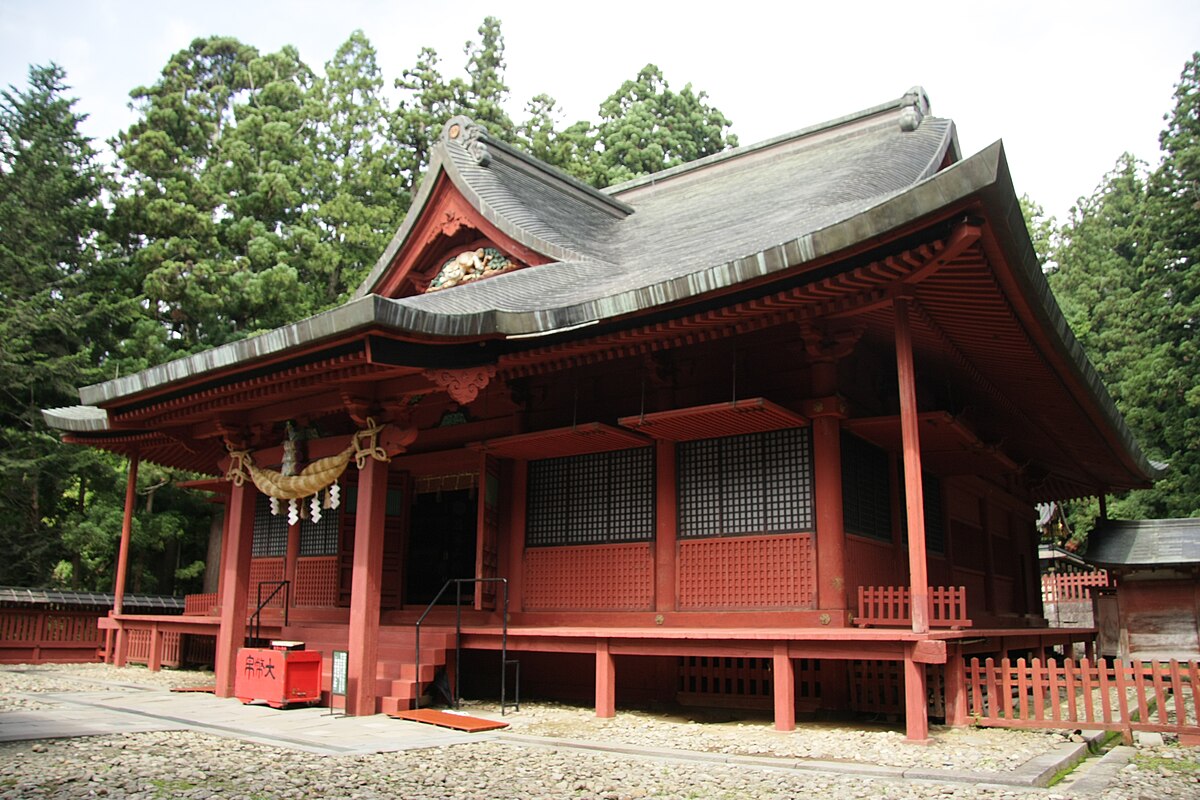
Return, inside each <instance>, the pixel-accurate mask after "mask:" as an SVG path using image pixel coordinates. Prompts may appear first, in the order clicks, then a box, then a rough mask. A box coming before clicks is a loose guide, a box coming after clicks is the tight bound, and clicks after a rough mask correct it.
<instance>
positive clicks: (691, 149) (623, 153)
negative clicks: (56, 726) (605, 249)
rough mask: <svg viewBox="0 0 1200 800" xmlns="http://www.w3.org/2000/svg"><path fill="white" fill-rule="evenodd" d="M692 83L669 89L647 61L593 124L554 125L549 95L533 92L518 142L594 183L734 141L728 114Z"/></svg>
mask: <svg viewBox="0 0 1200 800" xmlns="http://www.w3.org/2000/svg"><path fill="white" fill-rule="evenodd" d="M707 97H708V95H707V94H705V93H704V92H700V93H698V94H697V93H696V92H694V91H693V90H692V86H691V84H688V85H687V86H685V87H684V88H683V91H681V92H679V93H675V92H672V91H671V89H670V87H669V86H668V85H667V81H666V79H665V78H664V77H663V74H662V72H661V71H660V70H659V68H658V67H656V66H654V65H653V64H647V65H646V66H645V67H643V68H642V70H641V71H640V72H639V73H638V74H637V77H636V78H635V79H634V80H629V81H625V82H624V83H623V84H621V87H620V88H619V89H618V90H617V91H616V92H614V93H613V94H612V95H610V96H609V97H608V99H606V100H605V101H604V102H603V103H601V105H600V121H599V123H598V124H596V125H592V124H591V123H589V122H586V121H581V122H576V123H574V124H573V125H570V126H568V127H567V128H565V129H563V130H562V131H557V130H556V129H555V125H556V118H557V117H558V116H559V113H560V112H559V109H558V107H557V104H556V103H555V100H554V98H552V97H550V96H548V95H544V94H543V95H538V96H537V97H535V98H533V100H531V101H530V103H529V105H528V106H527V107H526V113H527V114H529V117H528V118H527V119H526V120H525V121H524V122H523V123H521V125H520V126H518V128H517V142H516V143H517V144H518V146H520V147H523V148H524V149H525V150H527V151H528V152H529V153H530V154H532V155H533V156H535V157H536V158H538V159H540V160H542V161H545V162H546V163H548V164H551V165H553V166H555V167H558V168H559V169H561V170H563V171H564V172H566V173H568V174H569V175H571V176H572V177H574V178H577V179H579V180H581V181H583V182H585V183H589V184H591V185H593V186H596V187H598V188H603V187H605V186H611V185H613V184H617V183H621V182H622V181H627V180H630V179H631V178H636V177H638V176H640V175H648V174H650V173H652V172H658V171H660V170H664V169H667V168H669V167H674V166H678V165H679V164H684V163H687V162H688V161H694V160H696V159H698V158H703V157H704V156H707V155H712V154H714V153H719V152H720V151H722V150H724V149H726V148H729V147H737V137H736V136H735V135H733V134H732V133H729V132H728V128H729V126H730V124H731V123H730V122H729V120H728V119H727V118H726V117H725V115H724V114H722V113H721V112H720V111H718V110H717V109H716V108H713V107H711V106H709V105H708V104H707V103H706V102H705V101H706V99H707Z"/></svg>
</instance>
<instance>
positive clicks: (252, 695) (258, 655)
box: [233, 647, 321, 708]
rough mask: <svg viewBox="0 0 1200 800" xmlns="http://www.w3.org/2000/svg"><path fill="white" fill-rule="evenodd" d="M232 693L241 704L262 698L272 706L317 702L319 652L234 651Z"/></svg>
mask: <svg viewBox="0 0 1200 800" xmlns="http://www.w3.org/2000/svg"><path fill="white" fill-rule="evenodd" d="M233 691H234V695H236V696H237V698H238V699H239V700H241V701H242V702H243V703H249V702H252V701H254V700H265V701H266V702H267V704H268V705H271V706H273V707H274V708H283V707H284V706H286V705H291V704H303V705H315V704H317V703H319V702H321V653H320V652H319V651H317V650H276V649H270V648H258V647H243V648H241V649H239V650H238V659H237V676H236V678H235V679H234V684H233Z"/></svg>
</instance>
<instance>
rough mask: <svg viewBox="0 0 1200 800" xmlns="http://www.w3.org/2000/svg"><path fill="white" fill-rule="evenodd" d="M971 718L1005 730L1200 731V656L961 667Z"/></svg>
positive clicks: (1185, 733) (989, 662) (991, 663)
mask: <svg viewBox="0 0 1200 800" xmlns="http://www.w3.org/2000/svg"><path fill="white" fill-rule="evenodd" d="M966 683H967V700H968V708H969V709H970V714H971V715H972V716H973V717H974V718H975V724H977V725H981V726H985V727H1004V728H1090V729H1103V730H1115V731H1121V732H1122V733H1123V734H1124V736H1125V738H1126V741H1130V740H1132V734H1133V731H1160V732H1165V733H1177V734H1180V736H1181V737H1187V738H1188V739H1193V737H1200V719H1198V718H1197V702H1196V691H1197V687H1200V662H1196V661H1189V662H1186V663H1182V664H1181V663H1180V662H1178V661H1174V660H1172V661H1170V662H1169V663H1156V662H1147V663H1146V664H1140V663H1138V664H1124V663H1121V662H1110V661H1108V660H1106V659H1100V660H1098V661H1097V662H1096V663H1094V664H1093V663H1091V662H1089V661H1088V660H1087V659H1083V660H1082V661H1079V662H1078V663H1076V662H1075V661H1073V660H1071V659H1067V660H1066V661H1065V662H1063V663H1062V664H1058V663H1056V662H1053V661H1050V662H1047V663H1044V664H1043V663H1042V661H1041V660H1040V659H1036V658H1035V659H1033V661H1031V662H1029V663H1026V661H1025V659H1023V658H1022V659H1018V660H1017V661H1016V662H1015V663H1014V662H1011V661H1009V660H1008V659H1004V660H1002V661H1000V663H999V664H997V663H996V662H995V661H994V660H993V659H990V658H989V659H987V661H985V662H983V663H982V664H980V663H979V659H977V658H973V659H971V661H970V662H969V663H968V664H967V668H966Z"/></svg>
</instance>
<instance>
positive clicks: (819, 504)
mask: <svg viewBox="0 0 1200 800" xmlns="http://www.w3.org/2000/svg"><path fill="white" fill-rule="evenodd" d="M829 402H830V401H822V405H827V404H828V403H829ZM812 434H813V495H814V501H815V503H816V525H817V534H816V542H817V606H818V607H819V608H820V609H821V610H823V611H824V610H830V611H833V612H835V613H834V614H831V615H830V616H831V617H833V618H834V619H836V620H838V624H839V625H844V624H845V623H846V609H847V605H846V530H845V520H844V518H843V514H842V441H841V437H842V433H841V422H840V420H839V417H838V416H837V415H836V414H828V413H824V412H821V415H820V416H814V418H813V423H812Z"/></svg>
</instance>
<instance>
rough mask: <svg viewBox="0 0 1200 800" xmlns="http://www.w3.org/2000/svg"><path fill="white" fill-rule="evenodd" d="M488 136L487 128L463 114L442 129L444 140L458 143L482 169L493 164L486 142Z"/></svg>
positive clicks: (452, 118)
mask: <svg viewBox="0 0 1200 800" xmlns="http://www.w3.org/2000/svg"><path fill="white" fill-rule="evenodd" d="M486 136H487V128H485V127H483V126H482V125H480V124H478V123H476V122H475V121H474V120H472V119H471V118H470V117H467V116H464V115H462V114H459V115H458V116H455V117H451V118H450V120H449V121H448V122H447V123H446V127H445V128H443V129H442V138H443V139H446V140H447V141H451V142H458V143H459V144H460V145H462V146H463V148H464V149H465V150H466V151H467V152H468V153H470V154H471V157H472V158H474V159H475V163H476V164H478V165H479V166H481V167H486V166H487V165H488V164H490V163H492V154H491V153H490V152H488V147H487V143H486V142H485V141H484V138H485V137H486Z"/></svg>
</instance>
